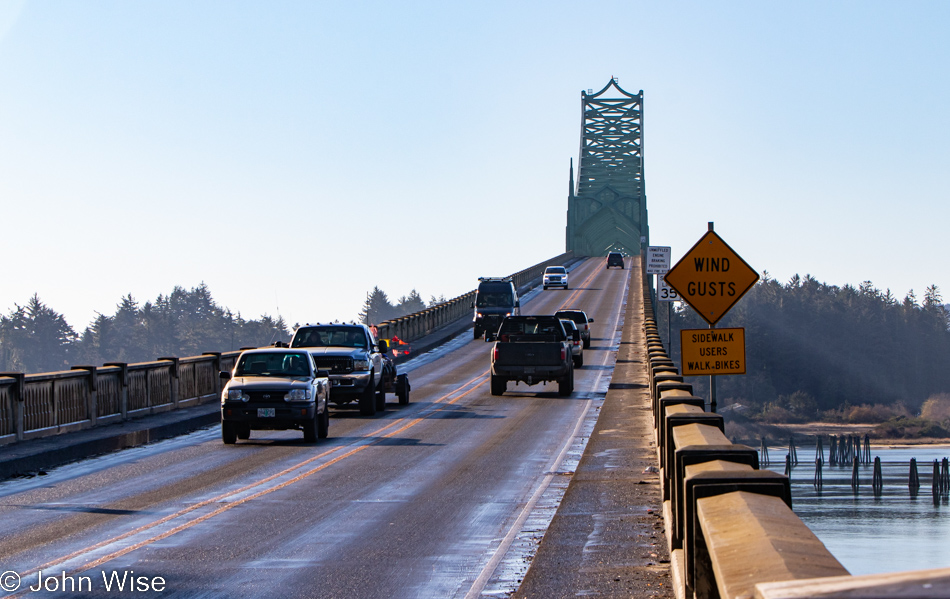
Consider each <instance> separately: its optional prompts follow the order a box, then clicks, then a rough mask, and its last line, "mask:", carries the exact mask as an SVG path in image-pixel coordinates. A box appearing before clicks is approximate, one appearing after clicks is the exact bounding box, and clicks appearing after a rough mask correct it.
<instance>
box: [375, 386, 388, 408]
mask: <svg viewBox="0 0 950 599" xmlns="http://www.w3.org/2000/svg"><path fill="white" fill-rule="evenodd" d="M376 411H377V412H385V411H386V387H384V386H383V385H382V384H380V386H379V388H378V389H377V390H376Z"/></svg>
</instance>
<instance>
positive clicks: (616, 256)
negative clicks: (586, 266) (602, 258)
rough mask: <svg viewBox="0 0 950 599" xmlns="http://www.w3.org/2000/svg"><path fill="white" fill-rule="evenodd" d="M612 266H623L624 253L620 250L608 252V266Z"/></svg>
mask: <svg viewBox="0 0 950 599" xmlns="http://www.w3.org/2000/svg"><path fill="white" fill-rule="evenodd" d="M611 266H619V267H620V268H623V254H621V253H620V252H610V253H609V254H607V268H610V267H611Z"/></svg>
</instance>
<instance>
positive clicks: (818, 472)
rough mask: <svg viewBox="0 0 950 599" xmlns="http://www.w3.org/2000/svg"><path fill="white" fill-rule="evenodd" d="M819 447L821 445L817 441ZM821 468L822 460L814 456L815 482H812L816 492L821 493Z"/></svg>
mask: <svg viewBox="0 0 950 599" xmlns="http://www.w3.org/2000/svg"><path fill="white" fill-rule="evenodd" d="M820 445H821V441H819V446H820ZM821 466H822V458H820V457H818V456H816V457H815V481H814V485H815V490H816V491H821V486H822V484H824V480H822V475H821Z"/></svg>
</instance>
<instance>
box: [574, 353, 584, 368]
mask: <svg viewBox="0 0 950 599" xmlns="http://www.w3.org/2000/svg"><path fill="white" fill-rule="evenodd" d="M583 365H584V354H581V355H579V356H577V357H576V358H574V368H580V367H581V366H583Z"/></svg>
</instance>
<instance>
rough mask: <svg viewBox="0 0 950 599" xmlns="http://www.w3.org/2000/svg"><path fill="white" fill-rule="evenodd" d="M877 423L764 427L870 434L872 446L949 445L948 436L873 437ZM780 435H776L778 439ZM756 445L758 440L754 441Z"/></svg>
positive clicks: (811, 433) (812, 433)
mask: <svg viewBox="0 0 950 599" xmlns="http://www.w3.org/2000/svg"><path fill="white" fill-rule="evenodd" d="M877 426H878V425H877V424H841V423H837V422H808V423H804V424H768V425H765V427H764V428H766V429H769V431H770V434H769V435H767V437H768V436H772V435H774V434H775V433H777V432H778V431H781V433H782V435H783V436H786V438H787V437H789V436H793V437H796V438H797V437H817V436H821V437H830V436H832V435H833V436H836V437H840V436H842V435H857V436H860V437H861V438H862V439H863V438H864V436H865V435H870V436H871V438H870V442H871V446H872V447H893V448H900V447H915V446H919V445H929V446H944V445H946V446H950V438H945V437H875V436H874V435H873V431H874V429H875V428H877ZM779 439H781V437H776V438H775V440H776V441H778V440H779ZM756 445H758V442H756ZM787 445H788V442H787V441H786V442H785V443H777V442H772V441H769V442H768V446H769V447H783V446H787Z"/></svg>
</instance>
